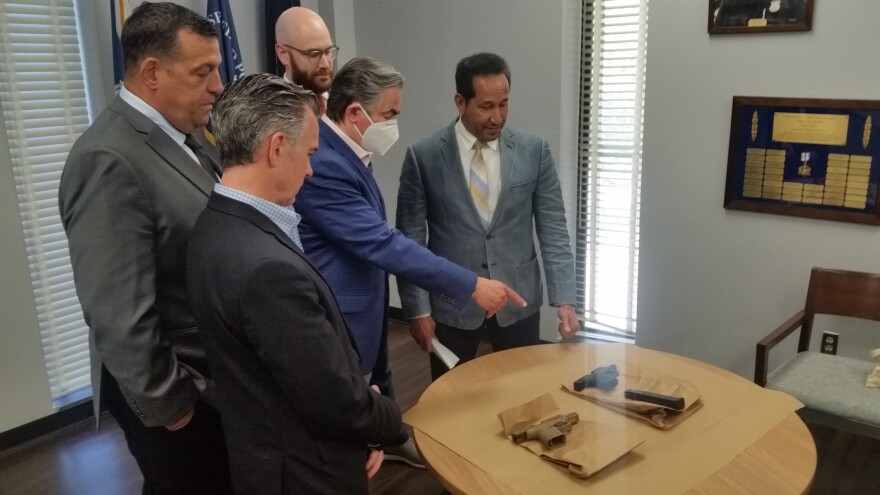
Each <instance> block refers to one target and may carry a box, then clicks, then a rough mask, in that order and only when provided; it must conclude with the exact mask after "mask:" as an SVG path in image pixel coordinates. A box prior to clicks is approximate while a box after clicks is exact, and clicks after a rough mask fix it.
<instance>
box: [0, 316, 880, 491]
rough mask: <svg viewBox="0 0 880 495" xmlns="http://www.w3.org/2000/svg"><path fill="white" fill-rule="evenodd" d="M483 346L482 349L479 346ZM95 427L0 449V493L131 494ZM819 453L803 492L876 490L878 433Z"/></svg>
mask: <svg viewBox="0 0 880 495" xmlns="http://www.w3.org/2000/svg"><path fill="white" fill-rule="evenodd" d="M389 345H390V348H391V358H392V359H391V362H392V368H393V370H394V386H395V390H396V392H397V401H398V403H399V404H400V407H401V410H404V411H405V410H406V409H408V408H409V407H411V406H412V405H413V404H415V403H416V401H417V400H418V398H419V396H420V395H421V393H422V391H423V390H424V389H425V388H426V387H427V386H428V384H429V383H430V379H431V378H430V372H429V369H428V359H427V357H426V355H425V354H424V353H423V352H421V351H420V350H419V349H418V347H417V346H416V344H415V343H414V342H413V340H412V338H411V337H410V336H409V332H408V331H407V329H406V327H405V326H403V325H400V324H392V328H391V332H390V340H389ZM484 350H485V349H484ZM104 424H105V425H106V426H102V428H101V431H100V432H99V433H95V432H94V430H93V427H92V424H91V422H87V423H83V424H79V425H76V426H74V427H71V428H68V429H66V430H64V431H61V432H58V433H56V434H53V435H51V436H48V437H45V438H42V439H39V440H37V441H34V442H32V443H31V444H28V445H25V446H22V447H18V448H15V449H12V450H9V451H6V452H3V453H0V495H32V494H40V495H53V494H58V495H127V494H131V495H135V494H138V493H140V485H141V476H140V473H139V472H138V469H137V466H136V465H135V463H134V460H133V459H132V458H131V456H130V455H129V453H128V450H127V449H126V447H125V438H124V437H123V436H122V432H121V430H120V429H119V427H118V426H116V424H115V423H114V422H113V421H112V418H109V417H108V421H106V422H105V423H104ZM809 426H810V431H811V432H812V433H813V437H814V438H815V440H816V446H817V449H818V452H819V467H818V469H817V471H816V478H815V480H814V483H813V489H812V490H811V492H810V493H811V494H817V495H825V494H833V495H848V494H858V495H863V494H880V440H874V439H869V438H865V437H861V436H858V435H851V434H848V433H843V432H839V431H836V430H832V429H830V428H825V427H820V426H815V425H809ZM370 493H371V494H374V495H379V494H381V495H385V494H387V495H439V494H442V493H444V490H443V487H442V486H440V484H439V483H438V482H437V481H436V480H435V479H434V478H432V477H431V475H430V474H428V473H427V472H426V471H424V470H420V469H413V468H410V467H408V466H405V465H403V464H397V463H386V464H384V465H383V466H382V469H381V470H380V471H379V474H377V475H376V477H375V478H374V479H373V480H371V482H370Z"/></svg>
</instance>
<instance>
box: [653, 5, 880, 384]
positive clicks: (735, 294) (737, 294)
mask: <svg viewBox="0 0 880 495" xmlns="http://www.w3.org/2000/svg"><path fill="white" fill-rule="evenodd" d="M697 3H699V2H669V1H652V2H651V3H650V11H649V23H648V66H647V82H646V84H647V95H646V110H645V132H644V161H643V165H642V169H643V180H642V222H641V258H640V263H639V272H640V273H639V275H640V277H639V308H638V309H639V312H638V318H639V327H638V338H637V342H638V343H639V344H640V345H643V346H646V347H652V348H659V349H663V350H669V351H672V352H678V353H681V354H685V355H688V356H692V357H695V358H698V359H702V360H706V361H709V362H711V363H715V364H717V365H720V366H722V367H724V368H727V369H730V370H732V371H735V372H737V373H740V374H742V375H745V376H749V377H750V376H752V373H753V366H754V353H755V343H756V342H757V341H758V340H759V339H760V338H761V337H763V336H764V335H765V334H767V333H769V331H770V330H771V329H773V328H775V327H776V326H777V325H778V324H780V323H782V322H783V321H784V320H785V319H786V318H787V317H789V316H791V315H792V314H794V312H795V311H796V310H797V309H798V308H799V307H803V303H804V297H805V294H806V287H807V280H808V277H809V271H810V268H811V267H813V266H825V267H836V268H844V269H854V270H866V271H875V272H876V271H878V270H880V262H878V258H877V254H876V253H877V247H878V246H880V228H877V227H871V226H862V225H855V224H845V223H839V222H829V221H821V220H811V219H806V218H794V217H782V216H774V215H767V214H759V213H750V212H742V211H726V210H724V209H723V208H722V200H723V197H724V185H725V171H726V167H727V146H728V136H729V130H730V112H731V97H732V96H733V95H743V96H783V97H816V98H854V99H880V91H878V85H877V80H878V77H880V66H878V64H876V63H875V62H874V61H873V60H872V59H871V58H870V57H869V56H868V53H870V47H872V46H874V45H875V44H876V41H877V28H876V19H877V18H878V16H880V3H878V2H871V1H867V0H835V1H834V2H825V1H818V2H816V8H815V13H814V21H813V30H812V31H810V32H800V33H767V34H748V35H726V36H709V35H708V34H706V7H705V3H706V2H702V5H696V4H697ZM852 326H854V323H853V322H852V321H845V320H838V321H834V322H828V323H827V324H824V325H819V326H817V332H819V333H821V330H822V329H823V328H825V329H830V330H840V329H844V328H849V327H852ZM816 340H817V339H816V338H815V337H814V344H815V343H816ZM840 346H841V349H840V353H841V354H846V355H849V356H853V357H857V358H859V359H865V360H868V355H867V350H868V349H872V348H875V347H880V333H878V332H876V330H875V331H874V332H872V333H867V332H864V331H862V332H856V333H855V334H846V335H845V336H844V337H843V338H842V339H841V342H840ZM788 347H790V345H789V346H788Z"/></svg>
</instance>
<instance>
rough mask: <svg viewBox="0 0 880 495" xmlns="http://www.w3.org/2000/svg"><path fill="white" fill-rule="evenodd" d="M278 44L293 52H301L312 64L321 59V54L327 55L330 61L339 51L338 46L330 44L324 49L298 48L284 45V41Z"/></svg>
mask: <svg viewBox="0 0 880 495" xmlns="http://www.w3.org/2000/svg"><path fill="white" fill-rule="evenodd" d="M278 44H279V45H281V46H283V47H284V48H290V49H291V50H293V51H295V52H299V53H302V54H303V55H305V56H306V57H308V58H309V62H311V63H312V64H317V63H318V61H319V60H321V57H322V56H324V57H327V60H330V61H331V62H332V61H333V59H335V58H336V54H337V53H339V47H338V46H336V45H331V46H330V48H327V49H324V50H300V49H299V48H294V47H292V46H290V45H285V44H284V43H278Z"/></svg>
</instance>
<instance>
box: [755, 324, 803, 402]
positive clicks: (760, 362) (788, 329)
mask: <svg viewBox="0 0 880 495" xmlns="http://www.w3.org/2000/svg"><path fill="white" fill-rule="evenodd" d="M803 324H804V311H803V310H801V311H798V312H797V313H795V315H794V316H792V317H791V318H789V319H788V320H786V321H785V323H783V324H782V325H779V326H778V327H776V329H775V330H773V331H772V332H770V334H769V335H767V336H766V337H764V338H763V339H761V340H760V341H759V342H758V345H757V349H756V353H755V383H757V384H758V385H760V386H762V387H763V386H764V385H765V384H766V383H767V364H768V362H769V360H770V349H772V348H774V347H775V346H776V344H778V343H780V342H782V341H783V340H785V338H786V337H788V336H789V335H791V334H792V332H794V331H795V330H796V329H798V328H799V327H801V326H802V325H803Z"/></svg>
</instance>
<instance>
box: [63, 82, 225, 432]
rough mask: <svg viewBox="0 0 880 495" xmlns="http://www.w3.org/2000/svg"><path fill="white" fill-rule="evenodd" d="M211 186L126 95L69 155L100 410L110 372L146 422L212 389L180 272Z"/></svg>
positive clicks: (78, 273) (66, 201)
mask: <svg viewBox="0 0 880 495" xmlns="http://www.w3.org/2000/svg"><path fill="white" fill-rule="evenodd" d="M208 148H209V149H210V147H208ZM213 185H214V181H213V180H212V178H211V177H209V176H208V174H206V173H205V172H204V170H202V169H201V167H200V166H199V165H198V164H197V163H196V162H195V161H194V160H193V159H192V158H191V157H190V156H189V155H188V154H187V153H186V152H185V151H184V150H183V149H182V148H181V147H180V146H179V145H178V144H177V143H175V142H174V141H173V140H172V139H171V137H169V136H168V134H166V133H165V132H164V131H163V130H161V129H160V128H159V127H158V126H156V125H155V124H154V123H153V122H152V121H151V120H149V119H148V118H147V117H145V116H144V115H143V114H141V113H140V112H138V111H136V110H135V109H134V108H132V107H131V106H130V105H128V104H126V103H125V102H124V101H123V100H122V99H121V98H119V97H118V96H117V97H116V98H115V99H114V100H113V102H112V103H111V104H110V106H109V107H107V108H106V109H105V110H104V111H103V112H102V113H101V114H100V115H99V116H98V118H97V119H95V121H94V122H93V123H92V125H91V126H90V127H89V129H88V130H86V132H85V133H83V135H82V136H80V138H79V139H78V140H77V141H76V144H74V146H73V148H72V149H71V151H70V155H69V156H68V158H67V163H66V164H65V166H64V172H63V173H62V175H61V185H60V190H59V209H60V213H61V220H62V222H63V224H64V230H65V232H66V233H67V238H68V241H69V243H70V258H71V262H72V265H73V274H74V280H75V283H76V293H77V296H79V300H80V303H81V304H82V308H83V314H84V316H85V321H86V324H88V326H89V329H90V331H91V333H90V340H91V344H92V345H91V358H92V392H93V394H94V397H95V400H94V404H95V410H96V412H97V411H98V408H99V406H100V395H99V394H100V390H101V387H100V370H101V365H102V364H103V365H104V366H106V367H107V369H108V371H109V372H110V374H112V375H113V376H114V378H116V380H117V382H118V383H119V388H120V389H121V390H122V393H123V395H124V396H125V397H126V398H127V400H128V403H129V406H130V407H131V409H132V410H133V411H134V412H135V413H136V414H137V415H138V416H140V418H141V420H143V422H144V424H145V425H146V426H161V425H165V424H168V423H170V422H172V421H174V420H177V419H179V418H180V417H181V416H183V414H184V413H185V412H186V411H187V410H188V409H189V408H190V407H191V406H192V405H193V404H194V403H195V401H196V400H197V399H198V398H199V397H200V396H202V394H203V393H204V391H205V390H206V389H207V388H208V386H209V383H208V381H207V379H206V376H207V363H206V361H205V358H204V351H203V349H202V344H201V342H200V341H199V336H198V334H197V332H196V323H195V318H194V317H193V314H192V311H191V309H190V304H189V301H188V299H187V296H186V287H185V277H184V275H185V273H184V267H185V266H186V248H187V239H188V237H189V231H190V229H191V228H192V226H193V224H194V223H195V221H196V218H197V217H198V215H199V213H201V211H202V210H203V209H204V207H205V204H206V203H207V201H208V195H209V194H210V193H211V190H212V188H213Z"/></svg>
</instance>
